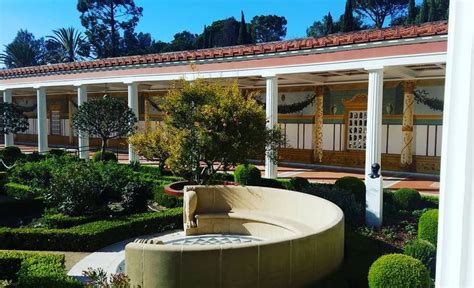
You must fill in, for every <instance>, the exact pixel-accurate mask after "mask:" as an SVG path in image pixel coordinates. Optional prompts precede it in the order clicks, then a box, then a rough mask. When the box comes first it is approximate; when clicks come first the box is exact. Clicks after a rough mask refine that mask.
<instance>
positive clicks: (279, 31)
mask: <svg viewBox="0 0 474 288" xmlns="http://www.w3.org/2000/svg"><path fill="white" fill-rule="evenodd" d="M250 23H251V27H252V28H251V29H252V30H253V31H252V32H253V34H254V35H255V36H254V39H253V40H254V41H255V42H257V43H263V42H271V41H281V40H283V39H284V38H285V36H286V31H287V29H286V24H288V21H287V20H286V18H285V17H284V16H277V15H260V16H255V17H253V19H252V21H251V22H250Z"/></svg>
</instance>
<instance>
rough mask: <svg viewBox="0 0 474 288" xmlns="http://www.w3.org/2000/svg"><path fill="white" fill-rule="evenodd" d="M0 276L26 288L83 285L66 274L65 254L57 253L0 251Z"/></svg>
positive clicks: (67, 287)
mask: <svg viewBox="0 0 474 288" xmlns="http://www.w3.org/2000/svg"><path fill="white" fill-rule="evenodd" d="M0 278H1V279H5V280H12V281H13V282H14V283H17V287H24V288H37V287H42V288H56V287H61V288H75V287H77V288H79V287H83V285H82V284H81V283H80V282H78V281H77V280H75V279H73V278H72V277H69V276H67V275H66V270H65V266H64V255H57V254H54V255H53V254H47V253H38V252H16V251H0ZM15 287H16V286H15Z"/></svg>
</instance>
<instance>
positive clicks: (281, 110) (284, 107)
mask: <svg viewBox="0 0 474 288" xmlns="http://www.w3.org/2000/svg"><path fill="white" fill-rule="evenodd" d="M315 99H316V94H314V95H312V96H307V97H306V99H305V100H303V101H301V102H296V103H292V104H281V105H278V114H291V113H296V112H300V111H301V110H303V109H304V108H306V107H308V106H309V105H311V104H313V103H314V100H315ZM257 102H258V104H260V105H262V106H264V105H265V103H263V102H262V101H260V100H257Z"/></svg>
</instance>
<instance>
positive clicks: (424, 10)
mask: <svg viewBox="0 0 474 288" xmlns="http://www.w3.org/2000/svg"><path fill="white" fill-rule="evenodd" d="M429 10H430V6H429V5H428V0H423V3H422V4H421V9H420V13H419V14H418V22H419V23H425V22H428V16H429V15H428V14H429Z"/></svg>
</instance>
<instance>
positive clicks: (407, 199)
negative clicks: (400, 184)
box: [393, 188, 421, 211]
mask: <svg viewBox="0 0 474 288" xmlns="http://www.w3.org/2000/svg"><path fill="white" fill-rule="evenodd" d="M393 201H394V203H395V205H396V206H397V207H398V209H400V210H407V211H413V210H415V209H416V208H418V206H419V204H420V202H421V195H420V193H419V192H418V191H416V190H415V189H411V188H401V189H398V190H397V191H395V192H394V193H393Z"/></svg>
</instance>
